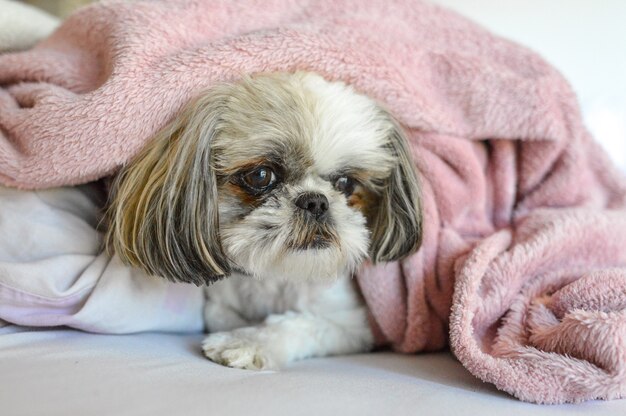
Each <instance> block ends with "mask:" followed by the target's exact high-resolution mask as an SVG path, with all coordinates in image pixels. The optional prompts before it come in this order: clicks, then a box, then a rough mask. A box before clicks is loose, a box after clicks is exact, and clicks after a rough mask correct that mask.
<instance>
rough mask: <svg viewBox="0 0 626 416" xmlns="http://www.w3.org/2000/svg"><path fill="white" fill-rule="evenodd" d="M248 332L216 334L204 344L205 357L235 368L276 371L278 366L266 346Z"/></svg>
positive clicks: (207, 338) (211, 335)
mask: <svg viewBox="0 0 626 416" xmlns="http://www.w3.org/2000/svg"><path fill="white" fill-rule="evenodd" d="M250 335H252V334H251V333H249V331H248V332H246V331H241V330H239V331H232V332H216V333H213V334H210V335H209V336H208V337H206V338H205V339H204V342H203V343H202V350H203V351H204V355H205V356H206V357H207V358H208V359H209V360H211V361H213V362H216V363H218V364H222V365H225V366H228V367H233V368H245V369H248V370H276V369H278V364H277V362H276V360H275V359H273V357H272V356H271V354H270V353H269V351H267V348H266V346H264V345H263V344H262V343H261V342H259V341H258V340H256V339H254V338H255V337H254V336H250Z"/></svg>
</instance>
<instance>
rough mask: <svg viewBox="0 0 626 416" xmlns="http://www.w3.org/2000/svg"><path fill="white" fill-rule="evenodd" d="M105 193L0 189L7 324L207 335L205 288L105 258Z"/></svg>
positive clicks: (1, 311) (1, 312)
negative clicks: (102, 208)
mask: <svg viewBox="0 0 626 416" xmlns="http://www.w3.org/2000/svg"><path fill="white" fill-rule="evenodd" d="M103 195H104V194H103V192H102V190H101V189H100V188H99V186H98V185H96V184H91V185H86V186H82V187H77V188H59V189H50V190H45V191H35V192H26V191H19V190H16V189H9V188H4V187H0V236H1V238H0V320H3V321H6V322H11V323H15V324H20V325H27V326H57V325H66V326H71V327H73V328H79V329H83V330H86V331H90V332H104V333H116V334H120V333H130V332H140V331H176V332H189V331H195V332H198V331H202V329H203V321H202V307H203V301H204V295H203V291H202V289H201V288H197V287H195V286H193V285H188V284H173V283H170V282H168V281H166V280H165V279H162V278H158V277H151V276H147V275H146V274H144V273H142V272H140V271H139V270H137V269H131V268H129V267H126V266H124V265H123V264H121V262H120V261H119V259H118V258H117V257H114V258H113V259H110V258H109V257H108V256H107V255H106V254H105V253H103V252H102V241H101V240H102V235H101V233H100V232H99V231H97V230H96V227H97V226H98V223H99V222H100V217H101V215H100V205H101V203H102V202H103ZM0 325H2V323H0Z"/></svg>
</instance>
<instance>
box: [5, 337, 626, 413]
mask: <svg viewBox="0 0 626 416" xmlns="http://www.w3.org/2000/svg"><path fill="white" fill-rule="evenodd" d="M0 333H1V334H2V336H0V357H1V358H0V375H1V376H0V414H2V415H4V416H22V415H24V416H26V415H46V416H55V415H62V416H72V415H80V416H89V415H94V416H96V415H117V416H123V415H143V414H145V415H150V416H161V415H163V416H166V415H167V416H171V415H186V416H193V415H219V416H230V415H254V416H264V415H272V416H276V415H303V416H305V415H315V416H320V415H342V416H349V415H359V416H364V415H377V416H383V415H385V416H386V415H433V416H436V415H481V416H487V415H503V414H506V415H507V416H516V415H533V416H542V415H577V414H581V415H583V414H584V415H586V416H589V415H605V416H609V415H615V416H617V415H625V414H626V400H618V401H611V402H601V401H596V402H588V403H583V404H580V405H560V406H538V405H533V404H528V403H522V402H519V401H517V400H516V399H513V398H511V397H509V396H508V395H506V394H504V393H501V392H498V391H497V390H496V389H495V388H493V387H492V386H491V385H488V384H484V383H481V382H480V381H479V380H477V379H475V378H474V377H473V376H471V375H470V374H469V373H468V372H467V370H465V369H464V368H463V367H462V366H461V365H460V364H459V363H458V362H457V361H455V360H454V359H453V358H452V356H451V355H450V354H449V353H446V352H443V353H437V354H424V355H417V356H414V355H410V356H406V355H399V354H391V353H376V354H362V355H355V356H346V357H333V358H325V359H314V360H305V361H302V362H299V363H296V364H295V365H293V366H291V367H289V368H288V369H285V370H283V371H281V372H254V371H246V370H236V369H231V368H226V367H222V366H219V365H217V364H213V363H211V362H209V361H208V360H206V359H205V358H203V357H202V354H201V352H200V348H199V345H200V340H201V336H200V335H175V334H174V335H172V334H170V335H167V334H155V333H145V334H139V335H121V336H120V335H93V334H86V333H81V332H78V331H73V330H56V331H44V330H38V331H24V330H18V329H15V328H11V327H5V328H3V329H0Z"/></svg>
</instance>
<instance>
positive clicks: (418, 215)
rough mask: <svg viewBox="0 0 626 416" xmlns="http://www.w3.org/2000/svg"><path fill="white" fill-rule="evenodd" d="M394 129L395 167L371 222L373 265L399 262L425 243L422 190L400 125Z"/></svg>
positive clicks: (390, 142)
mask: <svg viewBox="0 0 626 416" xmlns="http://www.w3.org/2000/svg"><path fill="white" fill-rule="evenodd" d="M389 119H390V120H391V122H392V123H393V128H392V129H391V132H390V137H389V142H388V146H389V150H390V151H391V154H392V155H393V156H394V157H395V161H396V164H395V166H394V168H393V170H392V172H391V175H390V176H389V178H388V179H387V181H386V183H384V184H383V190H382V195H381V197H380V199H379V205H378V208H377V210H376V211H375V213H374V215H373V218H372V219H371V223H370V224H371V231H372V243H371V246H370V258H371V260H372V261H373V262H374V263H378V262H388V261H393V260H398V259H401V258H404V257H406V256H408V255H409V254H411V253H413V252H415V251H416V250H417V249H418V248H419V246H420V245H421V242H422V206H421V194H420V186H419V182H418V178H417V174H416V171H415V164H414V162H413V160H412V158H411V153H410V150H409V145H408V142H407V140H406V138H405V136H404V133H403V131H402V128H401V127H400V125H399V124H398V123H397V122H396V121H394V120H393V119H392V118H391V117H389Z"/></svg>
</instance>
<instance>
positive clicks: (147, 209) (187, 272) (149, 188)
mask: <svg viewBox="0 0 626 416" xmlns="http://www.w3.org/2000/svg"><path fill="white" fill-rule="evenodd" d="M220 105H221V104H220V97H218V96H217V95H211V94H210V93H208V94H205V95H203V96H202V97H201V98H200V99H198V100H196V101H195V102H193V103H192V104H191V105H189V106H188V107H187V108H186V109H185V110H183V112H182V114H181V115H180V116H179V117H177V118H176V119H175V120H174V121H173V122H171V123H170V124H169V125H168V126H167V127H165V128H164V129H163V130H162V131H161V132H159V133H158V134H157V135H156V136H155V137H154V138H153V139H152V141H151V142H150V143H149V144H148V145H147V146H146V148H144V149H143V150H142V151H141V153H140V154H139V155H138V156H137V157H136V159H135V160H134V161H132V162H131V163H130V164H129V165H127V166H126V167H124V168H123V169H122V171H121V172H120V173H119V174H118V175H117V177H116V178H115V181H114V183H113V186H112V190H111V197H110V205H109V209H108V212H107V221H108V224H107V225H108V230H107V236H106V243H107V248H108V249H109V251H110V252H111V251H113V252H115V253H117V254H118V255H119V256H120V258H121V259H122V261H124V262H125V263H126V264H130V265H132V266H137V267H140V268H142V269H144V270H145V271H147V272H148V273H150V274H153V275H158V276H163V277H166V278H167V279H169V280H172V281H182V282H189V283H194V284H196V285H201V284H208V283H211V282H214V281H216V280H218V279H220V278H222V277H224V276H226V275H228V274H229V272H230V268H229V262H228V259H227V257H226V255H225V254H224V251H223V248H222V245H221V241H220V235H219V216H218V207H217V185H216V175H215V172H214V171H213V168H212V157H211V143H212V142H213V139H214V137H215V135H216V134H217V130H218V128H219V124H220Z"/></svg>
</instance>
